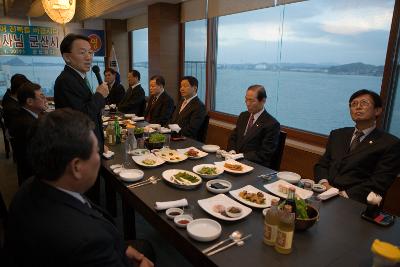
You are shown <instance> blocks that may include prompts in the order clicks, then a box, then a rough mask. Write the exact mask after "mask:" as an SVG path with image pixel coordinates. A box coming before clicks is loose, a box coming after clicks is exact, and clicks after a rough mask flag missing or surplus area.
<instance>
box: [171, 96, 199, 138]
mask: <svg viewBox="0 0 400 267" xmlns="http://www.w3.org/2000/svg"><path fill="white" fill-rule="evenodd" d="M183 101H184V99H182V100H181V101H180V102H179V104H178V106H177V108H176V109H175V111H174V114H173V115H172V119H171V121H170V123H171V124H178V125H179V127H181V133H182V135H184V136H187V137H190V138H193V139H198V138H199V136H198V134H199V132H200V127H201V126H202V124H203V122H204V119H205V117H206V115H207V112H206V107H205V106H204V104H203V103H202V102H201V101H200V99H199V98H198V97H197V96H196V97H195V98H193V99H192V100H190V102H189V103H188V104H187V105H186V106H185V108H184V109H183V110H182V111H181V112H180V113H179V111H180V110H181V106H182V104H183Z"/></svg>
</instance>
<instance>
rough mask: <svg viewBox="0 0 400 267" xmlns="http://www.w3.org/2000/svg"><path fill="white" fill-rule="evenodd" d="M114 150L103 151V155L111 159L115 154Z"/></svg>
mask: <svg viewBox="0 0 400 267" xmlns="http://www.w3.org/2000/svg"><path fill="white" fill-rule="evenodd" d="M114 154H115V153H114V152H112V151H111V150H108V151H107V152H103V156H104V157H105V158H106V159H110V158H111V157H112V156H114Z"/></svg>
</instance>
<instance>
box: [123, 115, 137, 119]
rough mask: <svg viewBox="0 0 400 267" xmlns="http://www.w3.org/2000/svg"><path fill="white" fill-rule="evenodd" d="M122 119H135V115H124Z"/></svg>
mask: <svg viewBox="0 0 400 267" xmlns="http://www.w3.org/2000/svg"><path fill="white" fill-rule="evenodd" d="M124 117H125V118H130V119H132V118H134V117H135V114H124Z"/></svg>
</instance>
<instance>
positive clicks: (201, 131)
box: [197, 114, 210, 143]
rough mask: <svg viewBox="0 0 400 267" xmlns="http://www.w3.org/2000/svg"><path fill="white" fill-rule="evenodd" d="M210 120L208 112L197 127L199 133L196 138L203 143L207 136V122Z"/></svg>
mask: <svg viewBox="0 0 400 267" xmlns="http://www.w3.org/2000/svg"><path fill="white" fill-rule="evenodd" d="M209 121H210V116H208V114H207V115H206V117H205V118H204V121H203V124H202V125H201V127H200V129H199V133H198V135H197V140H198V141H200V142H202V143H204V142H205V141H206V137H207V130H208V122H209Z"/></svg>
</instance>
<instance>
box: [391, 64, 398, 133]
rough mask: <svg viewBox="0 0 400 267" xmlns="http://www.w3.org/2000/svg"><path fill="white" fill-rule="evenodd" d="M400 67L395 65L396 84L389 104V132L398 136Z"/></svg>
mask: <svg viewBox="0 0 400 267" xmlns="http://www.w3.org/2000/svg"><path fill="white" fill-rule="evenodd" d="M399 70H400V68H399V66H397V77H396V79H397V81H396V83H397V85H396V87H395V88H394V94H393V97H392V102H391V105H390V106H389V109H390V111H389V132H390V133H391V134H393V135H395V136H397V137H399V138H400V80H399V78H400V72H399Z"/></svg>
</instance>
